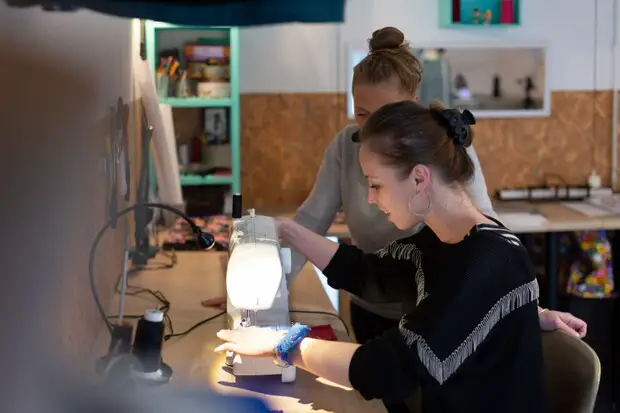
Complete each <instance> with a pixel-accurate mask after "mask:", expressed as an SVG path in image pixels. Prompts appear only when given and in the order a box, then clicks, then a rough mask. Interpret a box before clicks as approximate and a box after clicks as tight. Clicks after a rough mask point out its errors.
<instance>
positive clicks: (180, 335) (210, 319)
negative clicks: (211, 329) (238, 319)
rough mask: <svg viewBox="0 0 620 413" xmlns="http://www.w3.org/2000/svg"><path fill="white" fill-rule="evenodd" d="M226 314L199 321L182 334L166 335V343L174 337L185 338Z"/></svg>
mask: <svg viewBox="0 0 620 413" xmlns="http://www.w3.org/2000/svg"><path fill="white" fill-rule="evenodd" d="M224 314H226V311H222V312H219V313H217V314H216V315H214V316H211V317H209V318H205V319H204V320H202V321H199V322H198V323H196V324H194V325H193V326H191V327H190V328H188V329H187V330H185V331H184V332H182V333H175V332H174V331H171V332H170V334H166V335H165V336H164V341H168V340H170V339H171V338H173V337H183V336H185V335H187V334H189V333H191V332H192V331H194V330H195V329H197V328H198V327H200V326H201V325H203V324H207V323H208V322H209V321H213V320H215V319H216V318H218V317H221V316H223V315H224Z"/></svg>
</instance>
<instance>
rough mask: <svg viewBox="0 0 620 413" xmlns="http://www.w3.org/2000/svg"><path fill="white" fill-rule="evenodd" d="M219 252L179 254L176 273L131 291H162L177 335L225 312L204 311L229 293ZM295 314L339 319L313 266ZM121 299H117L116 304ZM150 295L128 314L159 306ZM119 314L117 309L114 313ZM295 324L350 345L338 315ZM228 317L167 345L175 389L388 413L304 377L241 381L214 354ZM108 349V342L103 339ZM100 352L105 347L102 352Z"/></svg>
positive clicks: (294, 302) (134, 279) (150, 277)
mask: <svg viewBox="0 0 620 413" xmlns="http://www.w3.org/2000/svg"><path fill="white" fill-rule="evenodd" d="M221 254H223V253H216V252H205V253H202V252H178V253H177V256H178V263H177V264H176V266H175V267H174V268H172V269H166V270H154V271H144V272H141V273H138V274H135V275H131V276H130V277H129V281H128V283H129V284H130V285H131V286H139V287H143V288H148V289H151V290H160V291H161V292H162V293H163V294H164V295H165V296H166V298H167V299H168V301H170V302H171V306H170V307H171V308H170V312H169V315H170V318H171V320H172V323H173V327H174V330H175V332H176V333H178V332H182V331H185V330H186V329H188V328H190V327H191V326H193V325H194V324H196V323H197V322H199V321H201V320H203V319H206V318H208V317H212V316H214V315H216V314H218V313H219V312H221V310H217V309H210V308H204V307H202V306H201V304H200V303H201V301H202V300H204V299H207V298H211V297H217V296H222V295H223V294H224V293H225V286H224V277H223V275H222V268H221V264H220V256H221ZM289 289H290V302H291V309H292V310H310V311H324V312H329V313H331V314H335V313H336V312H335V310H334V309H333V307H332V305H331V303H330V301H329V299H328V298H327V295H326V294H325V291H324V290H323V287H322V285H321V283H320V281H319V279H318V277H317V275H316V273H315V272H314V269H313V267H312V266H311V265H306V267H305V268H304V269H303V270H302V271H301V273H300V274H299V275H298V276H297V277H296V279H295V281H294V283H293V285H291V286H289ZM117 300H118V297H116V298H115V303H113V305H114V306H115V305H116V302H117ZM156 305H157V304H156V302H155V301H154V299H151V298H148V296H147V295H144V297H142V296H138V297H128V298H127V301H126V303H125V308H126V312H127V313H128V314H135V313H141V312H143V311H144V310H145V309H147V308H152V307H154V306H156ZM111 308H116V307H111ZM292 318H293V319H294V320H296V321H300V322H303V323H305V324H309V325H322V324H331V325H332V328H333V329H334V331H335V333H336V335H337V336H338V337H339V339H341V340H349V337H348V335H347V333H346V330H345V326H344V324H343V323H342V322H341V320H340V319H339V318H338V317H337V316H336V315H320V314H319V315H317V314H301V313H293V314H292ZM225 322H226V317H225V316H221V317H218V318H216V319H214V320H213V321H210V322H208V323H206V324H204V325H202V326H201V327H199V328H197V329H196V330H194V331H192V332H191V333H189V334H188V335H187V336H184V337H179V338H172V339H171V340H169V341H167V342H166V343H165V344H164V351H163V358H164V361H165V362H166V363H167V364H168V365H170V366H171V367H172V368H173V370H174V375H173V380H174V382H176V383H179V382H181V383H189V384H192V385H195V384H204V385H208V386H213V388H214V389H215V390H216V391H218V392H221V393H232V394H238V395H252V396H257V397H260V398H262V399H263V400H265V401H266V402H267V403H268V404H269V405H270V407H271V408H272V409H274V410H283V411H284V412H286V413H293V412H360V413H366V412H368V413H375V412H377V413H379V412H385V409H384V407H383V405H382V403H380V402H378V401H373V402H367V401H365V400H364V399H363V398H362V397H361V396H360V395H359V394H358V393H357V392H355V391H353V390H351V389H346V388H343V387H340V386H337V385H335V384H331V383H328V382H326V381H323V380H321V379H317V378H316V377H315V376H313V375H311V374H309V373H306V372H305V371H301V370H298V371H297V379H296V381H295V383H290V384H282V383H281V382H280V378H279V377H276V376H273V377H270V376H267V377H242V378H238V379H236V378H235V377H234V376H232V375H231V374H229V373H227V372H225V371H224V370H223V369H222V366H223V363H224V356H223V355H218V354H215V353H213V349H214V348H215V347H216V346H217V345H218V344H219V343H220V341H219V340H218V338H217V337H216V335H215V334H216V332H217V331H218V330H220V329H222V328H225V327H226V325H225ZM102 342H103V346H104V347H105V346H106V345H107V336H106V337H103V338H102ZM100 347H101V346H100Z"/></svg>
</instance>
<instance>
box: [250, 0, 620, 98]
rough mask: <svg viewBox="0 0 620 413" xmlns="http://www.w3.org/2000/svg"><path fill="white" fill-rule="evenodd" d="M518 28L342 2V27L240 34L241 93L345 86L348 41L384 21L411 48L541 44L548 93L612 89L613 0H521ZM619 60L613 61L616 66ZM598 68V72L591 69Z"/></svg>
mask: <svg viewBox="0 0 620 413" xmlns="http://www.w3.org/2000/svg"><path fill="white" fill-rule="evenodd" d="M522 2H523V3H524V4H523V7H522V21H523V24H522V26H521V27H518V28H492V29H487V30H485V29H482V30H475V29H465V30H455V29H440V28H439V27H438V20H439V18H438V6H437V0H348V1H347V11H346V22H345V23H344V24H342V25H335V24H334V25H330V24H317V25H300V24H289V25H282V26H273V27H262V28H250V29H243V30H242V31H241V39H240V42H241V80H240V82H241V84H240V87H241V91H242V93H277V92H289V93H294V92H335V91H341V92H344V91H346V87H347V70H346V66H347V65H346V62H347V57H346V53H347V44H349V43H357V44H359V43H360V42H363V41H364V40H365V39H367V38H369V37H370V35H371V33H372V31H373V30H375V29H378V28H380V27H383V26H395V27H398V28H399V29H401V30H402V31H403V32H404V33H405V35H406V36H407V38H408V39H409V40H410V41H411V42H412V43H413V45H415V43H416V42H420V43H431V42H432V43H437V42H443V41H445V42H450V43H454V42H459V43H471V42H484V43H488V42H498V43H502V42H511V41H512V42H544V43H545V44H547V45H548V46H549V47H550V50H549V63H548V64H549V70H551V71H552V73H551V85H550V86H551V88H552V89H553V90H592V89H594V85H595V84H596V88H598V89H610V88H611V87H612V80H611V79H612V77H611V64H612V37H613V20H614V17H616V21H618V20H620V19H619V18H618V16H620V14H619V13H618V12H617V13H616V14H617V16H614V14H613V2H614V0H542V1H535V0H522ZM619 66H620V65H616V67H619ZM595 68H596V71H595Z"/></svg>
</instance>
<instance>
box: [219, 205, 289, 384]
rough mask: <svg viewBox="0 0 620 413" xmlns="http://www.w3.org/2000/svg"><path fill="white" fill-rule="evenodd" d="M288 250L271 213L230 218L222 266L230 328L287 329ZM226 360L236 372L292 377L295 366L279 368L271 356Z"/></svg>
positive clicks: (230, 355)
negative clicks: (226, 255)
mask: <svg viewBox="0 0 620 413" xmlns="http://www.w3.org/2000/svg"><path fill="white" fill-rule="evenodd" d="M290 268H291V256H290V250H289V249H287V248H281V247H280V243H279V240H278V231H277V226H276V222H275V220H274V219H273V218H271V217H267V216H262V215H255V214H254V211H253V210H250V213H249V215H245V216H243V217H241V218H237V219H233V222H232V232H231V237H230V247H229V261H228V267H227V270H226V295H227V303H226V311H227V313H228V322H229V326H230V327H231V328H233V329H237V328H245V327H249V326H259V327H268V328H273V329H276V330H280V331H286V330H288V329H289V328H290V326H291V318H290V313H289V303H288V288H287V285H286V276H285V275H286V274H287V273H289V272H290ZM226 364H227V365H228V366H229V367H231V368H232V370H233V374H234V375H236V376H263V375H281V377H282V382H285V383H287V382H292V381H294V380H295V375H296V371H295V367H293V366H291V367H286V368H283V367H279V366H277V365H276V364H275V363H274V362H273V359H272V358H271V357H243V356H240V355H238V354H234V353H230V352H229V353H228V354H227V355H226Z"/></svg>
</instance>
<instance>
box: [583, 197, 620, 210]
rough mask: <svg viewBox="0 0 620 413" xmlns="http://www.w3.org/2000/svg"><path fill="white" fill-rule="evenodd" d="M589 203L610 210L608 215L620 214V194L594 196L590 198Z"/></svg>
mask: <svg viewBox="0 0 620 413" xmlns="http://www.w3.org/2000/svg"><path fill="white" fill-rule="evenodd" d="M588 203H589V204H591V205H593V206H595V207H598V208H600V209H604V210H606V211H608V213H607V215H610V214H612V215H615V214H620V196H619V195H608V196H599V197H592V198H590V199H588Z"/></svg>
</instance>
